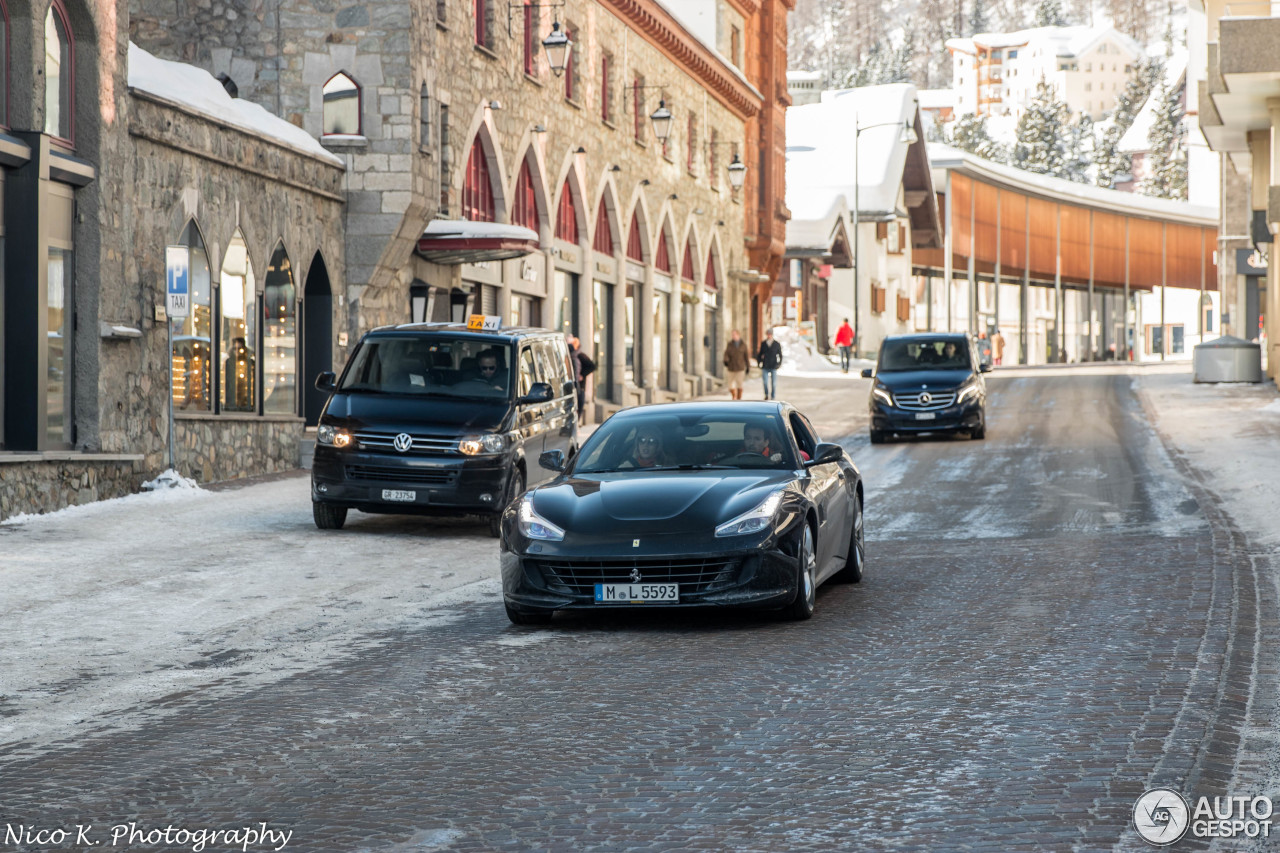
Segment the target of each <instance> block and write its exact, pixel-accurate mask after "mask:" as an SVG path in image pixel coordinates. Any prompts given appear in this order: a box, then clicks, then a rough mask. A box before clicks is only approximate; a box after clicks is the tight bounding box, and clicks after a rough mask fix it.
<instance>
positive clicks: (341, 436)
mask: <svg viewBox="0 0 1280 853" xmlns="http://www.w3.org/2000/svg"><path fill="white" fill-rule="evenodd" d="M316 443H318V444H327V445H329V446H331V447H338V448H342V447H347V446H349V445H350V444H351V433H349V432H347V431H346V430H345V429H338V428H337V427H335V426H332V425H330V424H320V426H318V427H316Z"/></svg>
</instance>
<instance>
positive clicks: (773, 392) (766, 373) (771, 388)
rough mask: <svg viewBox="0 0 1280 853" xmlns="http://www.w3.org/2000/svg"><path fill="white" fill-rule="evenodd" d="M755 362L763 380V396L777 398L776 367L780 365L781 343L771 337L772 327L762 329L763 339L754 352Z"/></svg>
mask: <svg viewBox="0 0 1280 853" xmlns="http://www.w3.org/2000/svg"><path fill="white" fill-rule="evenodd" d="M756 364H758V365H760V378H761V380H762V381H763V382H764V398H765V399H766V400H774V399H777V396H778V368H779V367H781V366H782V344H780V343H778V342H777V341H775V340H774V339H773V329H765V330H764V340H763V341H761V342H760V350H759V352H757V353H756Z"/></svg>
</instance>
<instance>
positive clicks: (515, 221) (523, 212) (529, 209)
mask: <svg viewBox="0 0 1280 853" xmlns="http://www.w3.org/2000/svg"><path fill="white" fill-rule="evenodd" d="M511 224H512V225H523V226H524V227H525V228H530V229H532V230H534V231H537V230H538V198H537V196H536V195H535V194H534V190H533V171H532V170H531V169H530V168H529V160H528V158H525V160H524V162H522V163H521V164H520V176H519V177H518V178H516V196H515V198H514V199H512V200H511Z"/></svg>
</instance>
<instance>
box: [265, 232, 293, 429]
mask: <svg viewBox="0 0 1280 853" xmlns="http://www.w3.org/2000/svg"><path fill="white" fill-rule="evenodd" d="M297 339H298V290H297V287H296V286H295V285H294V283H293V265H292V264H291V263H290V262H289V255H288V254H287V253H286V252H285V250H284V245H283V244H277V245H276V250H275V252H274V253H273V254H272V255H271V264H270V265H269V266H268V267H267V278H266V281H264V282H263V288H262V411H263V413H264V414H268V415H292V414H294V413H295V412H296V411H297V401H296V400H295V399H294V395H295V394H296V393H297V391H296V389H297V386H298V360H297V343H296V341H297Z"/></svg>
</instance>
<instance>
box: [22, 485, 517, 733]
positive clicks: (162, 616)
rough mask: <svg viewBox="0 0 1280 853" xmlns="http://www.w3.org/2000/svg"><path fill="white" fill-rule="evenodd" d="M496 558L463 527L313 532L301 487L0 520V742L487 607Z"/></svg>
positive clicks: (302, 666)
mask: <svg viewBox="0 0 1280 853" xmlns="http://www.w3.org/2000/svg"><path fill="white" fill-rule="evenodd" d="M445 532H447V535H441V534H442V533H445ZM406 555H411V557H410V558H409V559H406ZM497 558H498V545H497V541H496V540H494V539H491V538H489V536H488V535H487V533H486V528H485V527H483V526H482V525H481V524H479V523H478V522H458V521H456V520H455V521H452V522H448V521H440V522H432V521H426V522H424V521H423V520H421V519H413V518H398V517H382V516H368V515H362V514H360V513H352V515H351V519H350V520H349V521H348V526H347V529H346V530H343V531H333V532H321V531H319V530H316V528H315V526H314V525H313V523H312V520H311V504H310V493H309V485H308V481H307V479H306V478H304V477H290V478H288V479H283V480H278V481H275V482H269V483H260V484H256V485H252V486H248V487H246V488H238V489H231V490H226V491H209V490H203V489H166V490H162V491H155V492H146V493H142V494H137V495H132V496H129V497H126V498H120V499H117V500H112V501H103V502H101V503H96V504H90V505H87V506H81V507H72V508H70V509H66V510H63V511H61V512H56V513H51V514H49V515H44V516H22V517H16V518H12V519H9V520H6V521H5V522H4V523H3V524H0V582H3V584H4V587H5V589H6V590H8V591H9V594H6V595H5V596H3V597H0V745H6V744H12V743H14V742H23V743H26V744H30V745H32V746H37V747H38V746H43V745H47V744H49V743H52V742H54V741H61V740H67V739H70V740H73V741H74V740H78V739H80V738H82V737H83V736H85V735H88V734H89V733H91V732H96V731H103V730H109V729H113V728H121V727H123V728H133V727H135V726H138V725H141V724H143V723H145V722H146V721H147V720H149V719H153V718H155V717H156V716H158V715H164V714H167V713H171V711H168V710H166V709H165V708H164V707H163V705H162V704H161V703H158V702H157V701H156V700H160V699H163V698H164V697H165V696H168V695H170V694H173V693H177V692H180V691H199V692H201V693H203V694H206V695H208V696H209V698H216V697H218V696H220V695H230V694H232V693H240V692H242V691H244V690H246V689H250V688H252V687H255V686H261V685H264V684H269V683H272V682H275V681H278V680H280V679H283V678H286V677H288V676H289V675H291V674H293V673H296V672H300V671H305V670H310V669H314V668H316V667H319V666H322V665H324V664H326V663H330V662H332V661H335V660H338V659H340V658H341V657H342V656H344V655H345V654H346V653H348V652H350V651H352V650H354V649H356V648H365V647H368V646H369V645H372V644H376V643H377V642H378V640H377V639H376V637H377V636H378V632H379V631H380V630H383V629H388V628H406V627H410V628H412V627H417V626H422V625H427V624H438V623H439V622H440V621H442V620H448V619H451V618H454V617H453V615H452V614H451V613H450V609H449V605H450V604H452V603H455V602H458V601H462V600H467V601H473V600H491V601H492V602H493V606H494V607H495V608H497V607H500V606H501V605H500V603H499V598H498V596H499V594H500V590H501V587H500V585H499V583H498V581H497V577H498V559H497ZM371 638H374V639H371ZM229 676H233V677H229ZM144 706H145V707H144Z"/></svg>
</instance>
